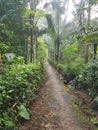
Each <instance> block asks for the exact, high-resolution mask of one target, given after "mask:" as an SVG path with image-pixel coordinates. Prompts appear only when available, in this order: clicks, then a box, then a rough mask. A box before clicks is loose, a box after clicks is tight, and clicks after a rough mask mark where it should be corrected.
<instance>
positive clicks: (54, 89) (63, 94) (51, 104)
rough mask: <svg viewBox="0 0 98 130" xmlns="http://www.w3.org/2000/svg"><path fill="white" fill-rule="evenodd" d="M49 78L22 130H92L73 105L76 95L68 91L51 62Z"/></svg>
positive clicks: (48, 68)
mask: <svg viewBox="0 0 98 130" xmlns="http://www.w3.org/2000/svg"><path fill="white" fill-rule="evenodd" d="M47 78H48V79H47V82H46V84H45V85H44V87H42V88H41V89H40V92H39V93H38V97H37V98H36V100H35V102H34V103H33V104H32V106H31V113H32V116H31V119H30V121H27V122H25V123H24V124H22V125H21V127H20V130H92V129H91V128H90V125H88V123H86V122H83V121H82V120H80V118H79V116H76V115H75V110H74V108H73V107H72V100H75V98H76V97H75V95H72V94H71V93H69V92H68V91H67V88H66V87H65V86H64V84H63V83H62V82H61V81H60V80H59V79H58V77H57V72H56V71H55V70H54V69H53V68H52V67H51V65H49V64H48V66H47ZM77 113H78V112H77ZM77 115H78V114H77Z"/></svg>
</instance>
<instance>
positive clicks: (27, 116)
mask: <svg viewBox="0 0 98 130" xmlns="http://www.w3.org/2000/svg"><path fill="white" fill-rule="evenodd" d="M18 113H19V115H20V116H21V117H23V118H24V119H27V120H29V119H30V114H29V113H28V111H27V109H26V108H25V107H24V106H23V105H21V106H20V107H19V108H18Z"/></svg>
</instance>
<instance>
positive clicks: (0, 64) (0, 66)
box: [0, 54, 3, 73]
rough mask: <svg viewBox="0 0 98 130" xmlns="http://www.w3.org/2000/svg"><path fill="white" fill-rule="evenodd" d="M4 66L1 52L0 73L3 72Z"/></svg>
mask: <svg viewBox="0 0 98 130" xmlns="http://www.w3.org/2000/svg"><path fill="white" fill-rule="evenodd" d="M2 70H3V67H2V58H1V54H0V73H2Z"/></svg>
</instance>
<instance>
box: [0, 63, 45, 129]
mask: <svg viewBox="0 0 98 130" xmlns="http://www.w3.org/2000/svg"><path fill="white" fill-rule="evenodd" d="M43 73H44V72H43V70H42V68H41V65H40V64H33V65H32V64H28V65H15V64H14V65H11V66H10V68H8V69H7V68H6V69H5V70H4V72H3V74H1V75H0V115H1V116H0V129H1V130H5V129H7V130H13V129H14V130H16V129H18V127H17V126H18V123H19V120H20V119H21V118H23V119H29V118H30V115H29V113H28V112H29V109H27V108H28V106H29V104H30V103H31V101H33V99H35V97H36V92H37V91H38V89H39V87H40V86H41V84H42V82H43V79H44V76H43ZM20 117H21V118H20Z"/></svg>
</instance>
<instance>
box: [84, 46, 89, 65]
mask: <svg viewBox="0 0 98 130" xmlns="http://www.w3.org/2000/svg"><path fill="white" fill-rule="evenodd" d="M89 46H90V44H88V45H86V54H85V63H86V64H87V63H88V52H89Z"/></svg>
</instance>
